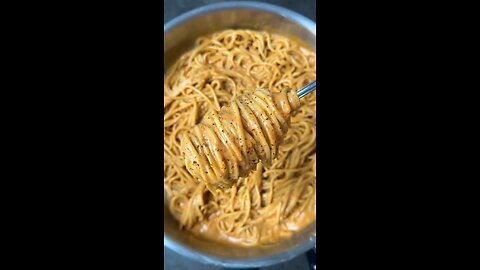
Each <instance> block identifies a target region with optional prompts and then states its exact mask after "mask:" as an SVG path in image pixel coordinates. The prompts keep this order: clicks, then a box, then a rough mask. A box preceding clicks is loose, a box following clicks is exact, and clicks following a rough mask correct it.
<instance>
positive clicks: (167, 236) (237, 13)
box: [163, 2, 316, 267]
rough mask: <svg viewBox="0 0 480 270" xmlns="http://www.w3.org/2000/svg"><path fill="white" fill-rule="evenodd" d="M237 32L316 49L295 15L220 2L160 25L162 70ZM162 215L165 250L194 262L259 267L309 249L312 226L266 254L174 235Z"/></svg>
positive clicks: (312, 28) (306, 24) (310, 29)
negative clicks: (208, 40)
mask: <svg viewBox="0 0 480 270" xmlns="http://www.w3.org/2000/svg"><path fill="white" fill-rule="evenodd" d="M239 28H242V29H244V28H248V29H257V30H268V31H270V32H274V33H279V34H285V35H287V36H294V37H297V38H298V39H300V40H302V41H303V42H304V43H305V44H307V45H309V47H311V48H312V49H314V50H315V49H316V25H315V23H314V22H312V21H311V20H309V19H307V18H305V17H303V16H301V15H299V14H298V13H295V12H292V11H290V10H287V9H284V8H281V7H277V6H274V5H270V4H265V3H257V2H225V3H219V4H213V5H208V6H204V7H201V8H198V9H195V10H192V11H190V12H187V13H185V14H183V15H181V16H179V17H177V18H175V19H173V20H172V21H170V22H168V23H167V24H165V25H164V28H163V30H164V40H165V45H164V48H163V49H164V56H165V62H164V69H165V70H167V69H168V68H169V66H170V65H171V64H173V63H174V62H175V60H176V59H177V58H178V57H179V56H180V55H181V54H182V53H184V52H186V51H187V50H188V49H190V48H192V47H193V42H194V40H195V39H196V38H197V37H199V36H201V35H205V34H208V33H212V32H215V31H219V30H223V29H239ZM164 210H165V211H164V226H165V229H164V243H165V246H166V247H168V248H169V249H172V250H174V251H175V252H177V253H179V254H181V255H183V256H187V257H189V258H191V259H194V260H196V261H199V262H204V263H211V264H216V265H222V266H225V267H263V266H268V265H272V264H276V263H280V262H284V261H287V260H290V259H292V258H294V257H296V256H298V255H299V254H302V253H304V252H306V251H307V250H309V249H312V248H313V247H314V246H315V241H316V228H315V224H310V225H309V226H308V227H307V228H305V229H304V230H303V231H301V232H298V233H296V234H295V235H294V236H293V237H292V238H290V239H287V240H284V241H281V242H279V243H277V244H275V245H273V246H271V247H269V248H258V247H249V248H244V247H234V246H223V245H221V244H217V243H212V242H209V241H207V240H203V239H200V238H197V237H194V236H192V235H190V234H188V233H186V232H184V231H180V230H179V226H178V222H177V221H176V220H175V219H174V218H173V217H172V216H171V214H170V212H169V210H168V204H167V202H165V203H164Z"/></svg>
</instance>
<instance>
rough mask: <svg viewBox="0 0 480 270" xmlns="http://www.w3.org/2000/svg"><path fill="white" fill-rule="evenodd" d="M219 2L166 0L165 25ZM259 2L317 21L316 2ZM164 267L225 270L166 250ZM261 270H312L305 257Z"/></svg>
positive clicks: (220, 0)
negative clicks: (193, 10) (195, 9)
mask: <svg viewBox="0 0 480 270" xmlns="http://www.w3.org/2000/svg"><path fill="white" fill-rule="evenodd" d="M219 2H230V1H222V0H164V2H163V7H164V10H165V13H164V15H165V18H164V21H163V23H166V22H168V21H170V20H171V19H173V18H175V17H176V16H178V15H180V14H182V13H184V12H187V11H189V10H192V9H194V8H197V7H200V6H203V5H206V4H213V3H219ZM257 2H266V3H270V4H274V5H278V6H282V7H285V8H288V9H290V10H293V11H295V12H298V13H300V14H302V15H304V16H305V17H307V18H309V19H311V20H313V21H315V22H316V21H317V19H316V6H317V5H316V1H315V0H294V1H292V0H262V1H257ZM163 253H164V258H165V262H164V267H165V269H166V270H187V269H195V270H207V269H211V270H221V269H225V268H223V267H219V266H212V265H206V264H200V263H198V262H195V261H192V260H190V259H188V258H186V257H183V256H181V255H179V254H176V253H174V252H173V251H171V250H169V249H166V248H164V252H163ZM260 269H261V270H287V269H288V270H291V269H295V270H310V267H309V265H308V260H307V257H306V256H305V255H301V256H298V257H296V258H294V259H293V260H291V261H289V262H286V263H281V264H277V265H273V266H269V267H263V268H260Z"/></svg>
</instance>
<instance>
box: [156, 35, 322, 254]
mask: <svg viewBox="0 0 480 270" xmlns="http://www.w3.org/2000/svg"><path fill="white" fill-rule="evenodd" d="M315 72H316V61H315V53H313V52H312V51H310V50H309V49H307V48H306V47H303V46H302V45H300V44H299V43H297V42H295V41H294V40H292V39H290V38H285V37H283V36H280V35H275V34H270V33H268V32H257V31H250V30H227V31H223V32H219V33H215V34H213V35H210V36H206V37H202V38H199V39H198V40H197V46H196V47H195V48H194V49H193V50H192V51H190V52H188V53H186V54H184V55H183V56H181V57H180V58H179V59H178V60H177V62H176V63H175V64H174V65H173V66H172V67H171V68H170V69H169V71H168V72H167V74H166V75H165V84H164V97H165V103H164V125H165V126H164V136H165V141H164V149H165V150H164V157H165V163H164V171H165V173H164V188H165V191H166V195H167V198H168V201H169V204H170V205H169V206H170V211H171V213H172V214H173V215H174V216H175V217H176V218H177V219H178V220H179V223H180V226H181V227H182V228H183V229H185V230H188V231H190V232H192V233H194V234H196V235H199V236H203V237H205V238H207V239H211V240H214V241H220V242H228V243H234V244H239V245H268V244H271V243H274V242H276V241H278V240H279V239H281V238H285V237H289V236H291V234H292V233H293V232H295V231H297V230H300V229H302V228H303V227H305V226H306V225H308V224H310V223H312V222H314V221H315V218H316V207H315V200H316V198H315V197H316V192H315V186H316V171H315V159H316V158H315V156H316V154H315V149H316V137H315V129H316V116H315V114H316V111H315V104H316V94H315V93H311V94H309V95H307V96H306V97H304V98H302V100H301V101H300V103H301V106H300V107H299V108H298V109H297V110H296V111H295V112H293V114H292V116H291V118H290V128H289V130H288V132H287V133H286V134H283V133H282V134H281V135H282V136H283V140H282V143H281V144H280V147H279V148H278V150H277V148H276V147H273V148H272V147H271V145H270V146H269V147H266V146H267V145H265V148H264V149H265V151H267V148H268V151H270V153H269V154H268V155H267V154H266V153H264V156H261V155H260V154H259V156H258V157H256V158H259V159H260V160H262V161H260V162H258V160H255V157H251V158H250V159H249V161H251V163H250V162H249V164H250V165H248V164H247V163H245V164H243V165H240V163H239V161H237V162H238V164H237V166H238V167H237V170H232V171H230V170H229V171H228V173H226V174H225V172H224V174H225V175H228V177H226V178H228V182H227V183H223V184H220V186H224V187H226V189H224V188H218V189H216V188H215V185H213V186H209V187H208V188H207V186H206V185H205V182H204V181H198V180H197V179H195V177H193V176H192V175H191V174H190V173H189V171H188V170H187V168H186V166H185V160H183V158H182V155H183V152H184V149H183V150H182V145H181V144H182V143H181V141H182V138H183V137H184V136H190V139H191V140H192V141H194V140H195V139H194V137H195V136H193V139H192V135H191V134H195V132H197V131H195V129H197V128H199V127H198V126H197V125H198V124H200V123H203V124H204V123H207V124H208V123H210V124H211V123H212V122H211V121H212V119H210V120H209V119H206V118H208V117H209V116H210V117H211V116H212V115H217V116H220V115H221V114H222V112H221V111H220V108H221V107H223V106H230V108H229V109H230V110H232V108H231V107H232V106H234V107H235V106H237V107H239V106H240V105H241V104H239V103H237V102H236V101H238V100H239V99H241V98H242V97H241V95H244V94H249V93H250V95H247V96H249V97H252V98H253V96H254V95H263V94H265V92H262V90H260V91H257V92H255V90H256V89H269V90H270V92H271V93H280V92H284V91H293V90H298V89H300V88H302V87H303V86H305V85H307V84H308V83H310V82H311V81H313V80H315V78H316V75H315ZM255 93H256V94H255ZM262 93H263V94H262ZM274 95H275V94H274ZM233 104H236V105H233ZM262 104H263V105H265V103H262ZM263 105H262V106H263ZM256 106H260V105H258V104H257V105H256ZM269 106H270V105H269ZM249 108H250V109H251V111H252V112H253V113H255V112H260V111H262V110H258V109H259V108H258V107H255V106H253V107H249ZM264 109H265V108H264ZM269 110H273V108H269ZM264 111H267V110H264ZM280 116H282V115H280ZM229 117H230V118H231V119H234V116H233V115H230V116H229ZM204 118H205V119H204ZM235 119H237V120H238V119H240V118H238V115H237V118H235ZM275 119H276V120H278V115H277V117H275ZM275 119H271V121H276V120H275ZM217 123H219V122H217ZM220 123H222V121H220ZM271 124H272V125H274V127H273V129H270V130H274V129H277V128H278V127H280V126H282V123H280V122H278V123H273V122H272V123H271ZM263 125H270V124H269V123H268V122H264V123H263ZM201 126H202V125H200V127H201ZM231 127H233V125H231ZM245 129H246V130H247V129H248V127H246V128H245ZM201 131H202V130H201ZM203 131H205V129H204V130H203ZM246 133H249V134H252V133H250V132H246ZM189 134H190V135H189ZM233 134H235V136H236V135H239V134H238V130H237V131H235V130H234V131H231V133H230V138H231V139H232V140H235V141H236V142H239V140H240V139H241V137H234V135H233ZM197 135H198V134H197ZM211 135H212V134H211ZM270 135H271V134H270ZM245 136H249V135H245ZM267 136H269V135H268V134H267ZM271 136H274V135H271ZM203 137H205V136H203ZM252 137H255V136H252ZM244 139H245V140H246V141H248V139H246V138H244ZM270 140H275V138H274V137H270V138H269V139H268V142H270ZM254 141H255V145H253V144H252V145H251V146H250V147H259V145H261V144H259V143H257V140H256V139H255V140H254ZM266 141H267V140H266ZM266 141H264V142H263V143H265V142H266ZM250 142H251V143H253V141H252V140H251V141H250ZM238 145H239V144H237V146H238ZM184 146H185V145H184ZM230 146H231V148H228V149H227V148H225V149H224V151H232V152H231V154H232V155H233V151H237V150H238V151H240V152H237V153H236V154H235V155H237V156H238V155H243V154H242V152H241V151H244V150H245V149H246V148H243V149H242V148H237V149H236V150H235V149H234V148H235V145H233V144H230ZM247 148H248V147H247ZM197 149H198V148H197ZM272 151H273V152H276V153H273V154H274V155H272ZM222 156H223V157H226V156H228V155H227V154H225V153H224V154H222ZM273 157H275V158H273ZM220 159H222V158H221V157H220ZM253 161H256V162H253ZM231 162H233V161H231ZM226 164H228V161H227V163H226ZM252 164H254V165H252ZM242 166H243V167H242ZM248 166H256V170H254V172H252V173H251V174H250V175H248V176H246V177H240V178H237V177H236V175H237V174H238V176H242V171H244V170H245V168H247V167H248ZM218 168H219V167H217V169H218ZM218 172H220V174H221V171H217V173H218ZM194 174H195V173H194Z"/></svg>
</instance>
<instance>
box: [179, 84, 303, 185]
mask: <svg viewBox="0 0 480 270" xmlns="http://www.w3.org/2000/svg"><path fill="white" fill-rule="evenodd" d="M299 106H300V101H299V99H298V97H297V94H296V93H295V92H290V93H289V94H288V95H287V93H286V92H285V91H284V92H280V93H274V94H273V95H272V94H270V93H269V92H268V91H267V90H264V89H259V90H257V91H255V92H253V93H248V94H243V95H241V96H239V97H237V98H235V100H234V101H233V102H232V104H230V105H227V106H225V107H222V108H221V109H220V111H219V112H217V111H213V112H212V113H211V115H209V116H207V117H206V119H205V118H204V121H202V123H200V124H198V125H196V126H195V127H194V128H193V129H192V132H185V133H183V138H182V150H183V153H182V154H183V156H184V157H185V165H186V168H187V170H188V171H189V172H190V173H191V174H192V175H193V176H194V177H196V178H198V179H200V180H202V181H203V182H204V183H205V185H206V186H207V188H208V189H209V190H213V189H214V188H215V187H219V188H226V187H231V186H232V184H233V183H234V181H236V180H237V179H238V178H239V177H246V176H248V175H249V174H250V172H251V171H252V170H254V169H255V168H256V164H257V163H258V162H260V161H262V162H263V164H265V165H268V166H270V165H271V164H272V160H273V159H274V158H275V157H276V153H277V151H278V146H279V144H280V143H281V140H282V139H283V136H284V135H285V133H286V132H287V130H288V120H289V118H290V114H291V113H292V110H295V109H298V107H299Z"/></svg>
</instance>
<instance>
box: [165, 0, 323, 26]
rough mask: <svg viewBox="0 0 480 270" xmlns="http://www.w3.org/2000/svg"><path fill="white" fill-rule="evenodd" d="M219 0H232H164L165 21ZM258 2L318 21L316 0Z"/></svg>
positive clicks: (219, 0)
mask: <svg viewBox="0 0 480 270" xmlns="http://www.w3.org/2000/svg"><path fill="white" fill-rule="evenodd" d="M219 2H231V1H222V0H165V1H163V8H164V10H165V14H164V15H165V18H164V20H163V23H166V22H168V21H170V20H171V19H173V18H175V17H176V16H178V15H180V14H182V13H184V12H187V11H189V10H192V9H194V8H197V7H201V6H204V5H207V4H213V3H219ZM257 2H265V3H270V4H274V5H277V6H282V7H285V8H288V9H290V10H293V11H295V12H298V13H300V14H302V15H304V16H305V17H307V18H309V19H311V20H313V21H315V22H316V21H317V18H316V16H317V14H316V13H317V11H316V7H317V3H316V1H315V0H293V1H292V0H261V1H257Z"/></svg>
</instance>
